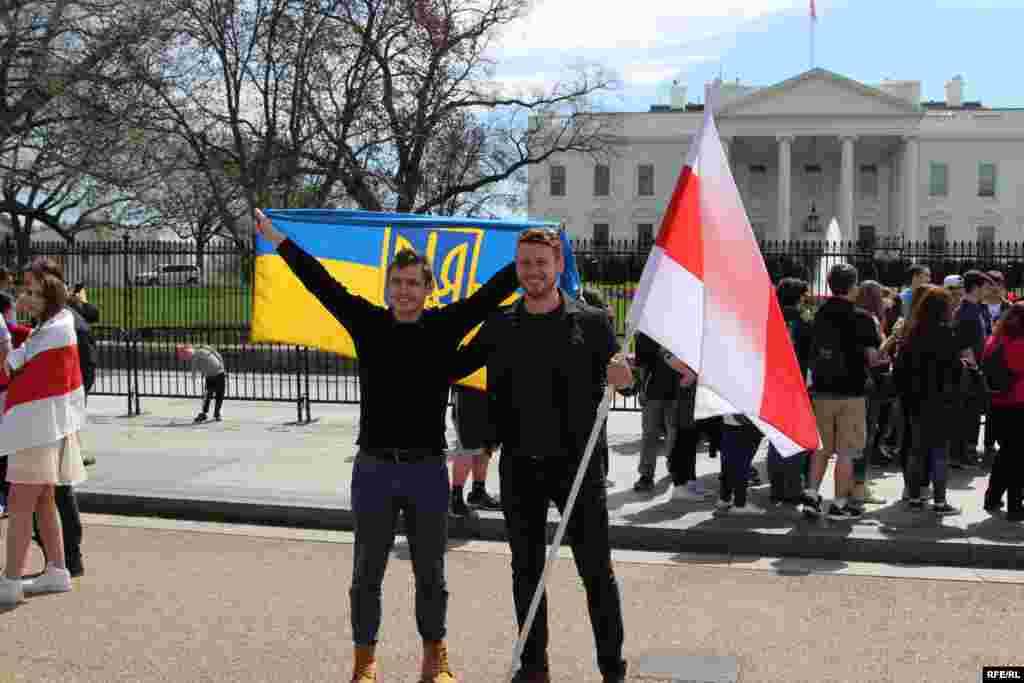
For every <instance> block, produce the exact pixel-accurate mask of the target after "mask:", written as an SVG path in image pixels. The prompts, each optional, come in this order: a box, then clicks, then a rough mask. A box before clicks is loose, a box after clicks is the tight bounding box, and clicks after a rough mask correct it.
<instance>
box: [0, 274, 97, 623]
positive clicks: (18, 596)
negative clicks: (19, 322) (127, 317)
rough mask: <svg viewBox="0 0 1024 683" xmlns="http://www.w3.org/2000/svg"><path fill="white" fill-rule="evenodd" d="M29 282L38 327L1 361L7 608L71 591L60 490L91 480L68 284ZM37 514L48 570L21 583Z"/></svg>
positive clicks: (27, 306) (32, 277) (1, 596)
mask: <svg viewBox="0 0 1024 683" xmlns="http://www.w3.org/2000/svg"><path fill="white" fill-rule="evenodd" d="M25 284H26V288H25V292H24V293H23V294H22V295H21V297H20V298H19V299H18V306H19V309H20V310H24V311H25V312H26V313H28V314H29V315H30V316H32V317H33V318H35V319H36V320H37V321H38V325H37V326H36V328H35V329H34V330H33V331H32V334H31V335H30V336H29V338H28V339H27V340H26V341H25V343H24V344H23V345H22V346H21V347H20V348H17V349H15V350H13V351H10V352H8V353H6V354H4V357H3V358H0V368H2V370H3V372H5V373H7V374H8V375H9V376H10V384H9V386H8V390H7V397H6V400H5V402H4V411H3V420H2V422H0V444H2V447H3V449H4V451H6V452H7V453H8V454H9V457H8V466H7V481H8V482H9V483H10V484H11V488H10V494H9V499H8V512H9V514H10V519H9V521H8V528H7V561H6V564H5V566H4V574H5V576H4V577H2V578H0V605H15V604H17V603H19V602H21V601H22V600H23V599H24V595H25V593H54V592H66V591H69V590H71V575H70V573H69V572H68V570H67V567H66V564H65V559H64V539H63V537H62V531H61V522H60V516H59V515H58V514H57V506H56V502H55V498H54V496H55V487H56V485H57V484H75V483H78V482H81V481H84V480H85V478H86V474H85V466H84V465H83V463H82V453H81V449H80V447H79V442H78V432H79V430H80V429H81V427H82V423H83V422H84V420H85V390H84V388H83V386H82V372H81V369H80V366H79V362H78V343H77V338H76V336H75V321H74V317H73V315H72V313H71V312H70V311H69V310H67V308H66V303H67V287H66V286H65V285H64V282H63V281H62V280H61V279H60V278H58V277H56V276H55V275H53V274H51V273H48V272H46V271H45V270H44V269H43V268H41V267H39V268H36V267H33V268H32V269H30V270H29V271H27V272H26V273H25ZM34 514H35V515H38V520H39V531H40V536H41V538H42V542H43V550H44V552H45V554H46V557H47V564H46V570H45V571H44V572H43V573H42V574H41V575H40V576H39V577H38V578H36V579H34V580H29V581H22V580H21V576H22V572H23V569H24V566H25V562H26V559H27V556H28V548H29V543H30V541H31V538H32V518H33V515H34Z"/></svg>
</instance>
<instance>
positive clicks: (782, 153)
mask: <svg viewBox="0 0 1024 683" xmlns="http://www.w3.org/2000/svg"><path fill="white" fill-rule="evenodd" d="M776 139H777V140H778V142H779V223H778V226H779V227H778V236H779V239H780V240H782V241H783V242H788V241H789V240H791V239H793V237H792V234H793V231H792V228H791V224H792V222H793V209H792V205H791V202H792V196H793V136H792V135H779V136H778V137H777V138H776Z"/></svg>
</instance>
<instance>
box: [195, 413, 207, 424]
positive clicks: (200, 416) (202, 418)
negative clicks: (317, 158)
mask: <svg viewBox="0 0 1024 683" xmlns="http://www.w3.org/2000/svg"><path fill="white" fill-rule="evenodd" d="M192 421H193V422H195V423H196V424H199V423H200V422H206V413H199V414H198V415H196V419H194V420H192Z"/></svg>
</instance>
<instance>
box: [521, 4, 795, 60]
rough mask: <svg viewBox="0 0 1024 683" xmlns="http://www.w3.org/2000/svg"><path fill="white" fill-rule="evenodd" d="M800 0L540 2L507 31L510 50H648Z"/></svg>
mask: <svg viewBox="0 0 1024 683" xmlns="http://www.w3.org/2000/svg"><path fill="white" fill-rule="evenodd" d="M800 1H801V0H717V2H708V1H707V0H635V1H634V2H632V3H618V2H594V1H593V0H538V2H537V5H536V6H535V8H534V10H533V11H532V12H531V13H530V15H529V16H528V17H527V18H526V19H524V20H523V21H522V22H519V23H518V24H517V25H515V26H510V27H509V29H508V30H507V32H506V33H505V36H504V40H503V45H502V49H503V52H506V53H510V54H511V53H519V54H522V53H526V52H529V51H530V50H534V49H545V48H546V49H559V50H563V51H566V50H581V49H593V48H605V49H623V48H631V49H637V48H645V47H655V46H659V45H665V44H667V43H675V44H678V43H680V42H683V41H689V40H695V39H698V38H701V37H704V36H706V35H707V33H708V32H709V31H712V30H721V29H723V28H726V27H727V26H728V25H729V24H732V25H733V27H735V26H736V25H738V24H739V23H741V22H744V21H748V20H750V19H754V18H756V17H759V16H762V15H765V14H769V13H771V12H777V11H779V10H782V9H790V8H793V7H795V6H796V5H797V3H798V2H800Z"/></svg>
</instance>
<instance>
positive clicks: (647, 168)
mask: <svg viewBox="0 0 1024 683" xmlns="http://www.w3.org/2000/svg"><path fill="white" fill-rule="evenodd" d="M636 183H637V187H636V193H637V195H638V196H640V197H653V196H654V164H640V166H639V167H637V179H636Z"/></svg>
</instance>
